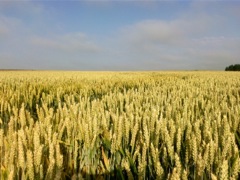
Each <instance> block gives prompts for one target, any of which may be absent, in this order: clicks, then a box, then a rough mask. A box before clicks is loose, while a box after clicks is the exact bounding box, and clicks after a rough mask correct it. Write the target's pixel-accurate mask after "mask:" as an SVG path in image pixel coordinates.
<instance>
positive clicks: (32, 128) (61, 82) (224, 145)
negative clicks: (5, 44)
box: [0, 71, 240, 180]
mask: <svg viewBox="0 0 240 180" xmlns="http://www.w3.org/2000/svg"><path fill="white" fill-rule="evenodd" d="M239 148H240V74H239V73H237V72H197V71H195V72H190V71H189V72H64V71H62V72H61V71H55V72H54V71H53V72H47V71H39V72H38V71H26V72H24V71H15V72H0V167H1V169H0V179H47V180H51V179H81V178H85V179H116V178H117V179H126V178H128V179H174V180H175V179H183V180H185V179H213V180H214V179H238V178H239V177H240V173H239V170H240V159H239V155H240V154H239V152H240V151H239Z"/></svg>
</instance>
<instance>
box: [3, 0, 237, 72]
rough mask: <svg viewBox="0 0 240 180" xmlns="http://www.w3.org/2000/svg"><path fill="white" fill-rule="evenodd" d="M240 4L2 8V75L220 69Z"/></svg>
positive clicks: (106, 1) (233, 56)
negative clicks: (44, 71) (12, 71)
mask: <svg viewBox="0 0 240 180" xmlns="http://www.w3.org/2000/svg"><path fill="white" fill-rule="evenodd" d="M236 63H240V1H236V0H235V1H216V0H215V1H214V0H211V1H210V0H209V1H203V0H192V1H183V0H182V1H181V0H179V1H172V0H165V1H138V0H135V1H116V0H115V1H114V0H112V1H111V0H98V1H90V0H86V1H77V0H76V1H34V0H32V1H11V0H9V1H0V69H48V70H51V69H56V70H58V69H61V70H196V69H199V70H223V69H224V68H225V67H226V66H228V65H230V64H236Z"/></svg>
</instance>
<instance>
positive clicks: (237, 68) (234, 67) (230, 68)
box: [225, 64, 240, 71]
mask: <svg viewBox="0 0 240 180" xmlns="http://www.w3.org/2000/svg"><path fill="white" fill-rule="evenodd" d="M225 71H240V64H235V65H230V66H228V67H226V68H225Z"/></svg>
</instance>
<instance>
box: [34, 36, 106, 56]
mask: <svg viewBox="0 0 240 180" xmlns="http://www.w3.org/2000/svg"><path fill="white" fill-rule="evenodd" d="M31 43H32V44H33V45H35V46H38V47H40V48H46V49H48V48H51V49H55V50H59V51H64V52H69V53H72V52H91V53H96V52H99V51H101V48H100V47H99V46H98V45H96V43H94V42H93V41H91V40H89V38H88V37H87V36H86V35H85V34H83V33H69V34H65V35H62V36H60V35H58V36H56V37H55V38H43V37H34V38H32V39H31Z"/></svg>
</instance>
